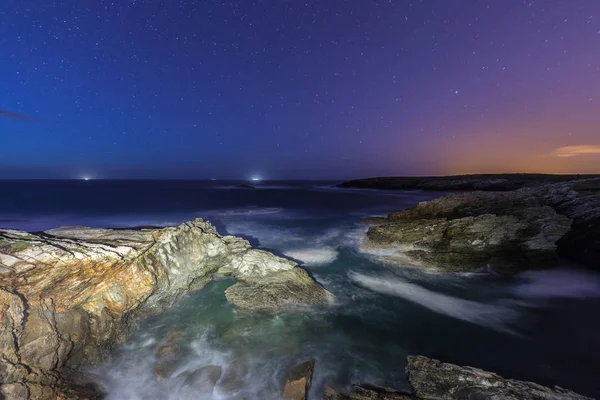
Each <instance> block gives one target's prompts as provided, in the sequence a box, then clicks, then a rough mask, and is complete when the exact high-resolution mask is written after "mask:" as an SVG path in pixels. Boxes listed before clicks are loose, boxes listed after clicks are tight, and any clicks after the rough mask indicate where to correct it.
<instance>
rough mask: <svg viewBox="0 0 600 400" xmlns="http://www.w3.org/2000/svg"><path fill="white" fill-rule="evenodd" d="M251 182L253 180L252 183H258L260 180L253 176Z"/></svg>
mask: <svg viewBox="0 0 600 400" xmlns="http://www.w3.org/2000/svg"><path fill="white" fill-rule="evenodd" d="M252 180H253V181H260V178H259V177H257V176H253V177H252Z"/></svg>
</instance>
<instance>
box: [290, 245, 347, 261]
mask: <svg viewBox="0 0 600 400" xmlns="http://www.w3.org/2000/svg"><path fill="white" fill-rule="evenodd" d="M283 254H284V255H285V256H287V257H290V258H293V259H295V260H299V261H301V262H302V263H304V264H307V265H324V264H329V263H331V262H333V261H335V259H336V258H337V256H338V252H337V251H336V250H334V249H332V248H331V247H322V248H304V249H294V250H287V251H284V252H283Z"/></svg>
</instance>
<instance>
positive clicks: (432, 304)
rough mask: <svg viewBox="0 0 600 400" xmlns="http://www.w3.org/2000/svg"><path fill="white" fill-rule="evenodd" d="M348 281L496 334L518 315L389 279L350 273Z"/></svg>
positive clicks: (394, 278)
mask: <svg viewBox="0 0 600 400" xmlns="http://www.w3.org/2000/svg"><path fill="white" fill-rule="evenodd" d="M350 278H351V279H352V280H353V281H354V282H356V283H358V284H359V285H361V286H364V287H366V288H368V289H370V290H373V291H376V292H379V293H383V294H387V295H391V296H397V297H402V298H403V299H406V300H408V301H411V302H413V303H417V304H419V305H421V306H423V307H425V308H427V309H429V310H431V311H434V312H437V313H440V314H444V315H447V316H449V317H452V318H457V319H461V320H463V321H468V322H471V323H474V324H477V325H481V326H485V327H488V328H492V329H495V330H498V331H504V332H510V331H511V329H510V328H509V326H508V324H509V323H510V322H511V321H513V320H515V318H516V317H517V313H516V311H515V310H512V309H510V308H508V307H506V306H503V305H494V304H486V303H482V302H476V301H472V300H465V299H461V298H457V297H452V296H448V295H445V294H441V293H436V292H433V291H431V290H428V289H425V288H424V287H422V286H419V285H416V284H414V283H409V282H406V281H404V280H402V279H400V278H397V277H392V276H387V275H386V276H383V277H374V276H368V275H364V274H359V273H351V274H350Z"/></svg>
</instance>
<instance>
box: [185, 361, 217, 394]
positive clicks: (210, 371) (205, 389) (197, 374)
mask: <svg viewBox="0 0 600 400" xmlns="http://www.w3.org/2000/svg"><path fill="white" fill-rule="evenodd" d="M184 376H185V380H184V381H183V384H184V385H186V386H189V387H191V388H192V389H193V390H194V391H196V392H200V393H210V392H212V391H213V389H214V387H215V385H216V384H217V381H218V380H219V378H220V377H221V367H220V366H218V365H207V366H205V367H202V368H198V369H197V370H195V371H193V372H188V373H184Z"/></svg>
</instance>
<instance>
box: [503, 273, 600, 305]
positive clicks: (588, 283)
mask: <svg viewBox="0 0 600 400" xmlns="http://www.w3.org/2000/svg"><path fill="white" fill-rule="evenodd" d="M519 277H520V278H521V282H520V283H519V284H518V285H517V286H515V287H514V288H513V289H512V292H513V293H514V294H516V295H517V296H520V297H524V298H552V297H562V298H586V297H600V275H599V274H594V273H592V272H587V271H580V270H576V269H569V270H567V269H554V270H546V271H527V272H524V273H522V274H520V275H519Z"/></svg>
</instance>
